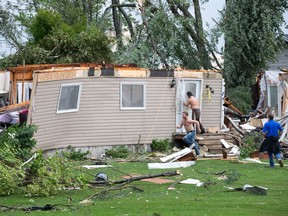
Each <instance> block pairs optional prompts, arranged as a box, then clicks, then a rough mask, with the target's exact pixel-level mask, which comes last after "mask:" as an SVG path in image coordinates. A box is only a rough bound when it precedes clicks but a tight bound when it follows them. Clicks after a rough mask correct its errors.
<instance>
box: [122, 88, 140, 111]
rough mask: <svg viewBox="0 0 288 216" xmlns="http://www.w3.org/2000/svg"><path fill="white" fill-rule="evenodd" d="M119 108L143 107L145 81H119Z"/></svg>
mask: <svg viewBox="0 0 288 216" xmlns="http://www.w3.org/2000/svg"><path fill="white" fill-rule="evenodd" d="M121 109H145V83H121Z"/></svg>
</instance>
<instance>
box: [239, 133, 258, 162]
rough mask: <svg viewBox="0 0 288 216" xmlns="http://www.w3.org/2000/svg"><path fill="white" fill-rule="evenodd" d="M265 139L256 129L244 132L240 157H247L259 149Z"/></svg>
mask: <svg viewBox="0 0 288 216" xmlns="http://www.w3.org/2000/svg"><path fill="white" fill-rule="evenodd" d="M262 140H263V138H262V136H261V134H260V133H257V132H256V131H255V132H254V131H253V132H251V133H246V134H244V137H243V143H244V144H243V145H242V146H240V148H239V150H240V157H241V158H246V157H250V154H251V153H253V152H254V151H255V150H258V149H259V148H260V146H261V143H262V142H261V141H262Z"/></svg>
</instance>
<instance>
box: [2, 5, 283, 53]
mask: <svg viewBox="0 0 288 216" xmlns="http://www.w3.org/2000/svg"><path fill="white" fill-rule="evenodd" d="M2 1H4V0H0V2H2ZM2 3H3V2H2ZM224 4H225V0H210V1H209V2H207V3H205V4H204V5H202V7H201V11H202V18H203V25H204V28H205V29H208V28H212V27H213V26H214V25H215V23H214V21H213V19H212V18H214V19H215V20H218V19H219V17H220V15H219V10H222V9H223V7H224ZM284 16H285V21H286V23H287V24H288V11H287V12H286V13H285V15H284ZM207 23H208V27H207V25H206V24H207ZM283 31H284V33H285V34H288V29H284V26H283ZM221 43H224V42H223V41H222V42H221V41H220V47H221V45H222V44H221ZM0 50H1V51H0V54H2V53H3V52H6V54H10V53H11V52H13V50H11V49H9V46H7V45H6V44H5V41H4V40H3V38H1V37H0Z"/></svg>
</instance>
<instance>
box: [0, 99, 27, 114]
mask: <svg viewBox="0 0 288 216" xmlns="http://www.w3.org/2000/svg"><path fill="white" fill-rule="evenodd" d="M29 105H30V101H25V102H22V103H18V104H14V105H9V106H5V107H1V108H0V113H10V112H15V111H19V110H23V109H27V108H28V107H29Z"/></svg>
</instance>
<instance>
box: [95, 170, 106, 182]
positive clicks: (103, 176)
mask: <svg viewBox="0 0 288 216" xmlns="http://www.w3.org/2000/svg"><path fill="white" fill-rule="evenodd" d="M95 181H96V182H103V181H104V182H107V181H108V176H107V175H106V174H105V173H103V172H99V173H97V174H96V177H95Z"/></svg>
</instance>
